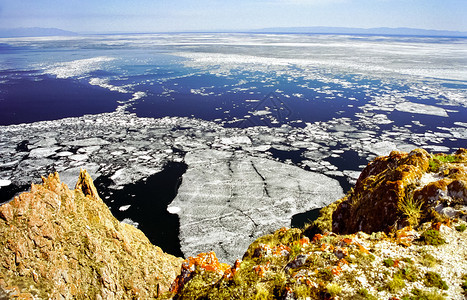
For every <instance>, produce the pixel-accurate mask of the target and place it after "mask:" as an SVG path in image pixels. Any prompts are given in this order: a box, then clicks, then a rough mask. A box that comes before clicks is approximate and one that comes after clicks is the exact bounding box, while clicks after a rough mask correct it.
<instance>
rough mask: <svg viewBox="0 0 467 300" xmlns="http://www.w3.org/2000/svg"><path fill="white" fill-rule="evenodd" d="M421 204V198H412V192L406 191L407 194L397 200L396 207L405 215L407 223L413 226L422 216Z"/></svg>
mask: <svg viewBox="0 0 467 300" xmlns="http://www.w3.org/2000/svg"><path fill="white" fill-rule="evenodd" d="M422 205H423V202H422V200H417V199H414V198H413V194H412V193H407V195H406V196H405V197H404V198H403V199H401V200H400V201H399V203H398V204H397V208H398V209H399V211H400V212H401V213H402V214H403V215H404V216H405V219H406V220H407V222H408V223H409V225H410V226H413V227H415V226H417V225H418V223H419V222H420V218H421V217H422Z"/></svg>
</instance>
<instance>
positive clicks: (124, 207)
mask: <svg viewBox="0 0 467 300" xmlns="http://www.w3.org/2000/svg"><path fill="white" fill-rule="evenodd" d="M130 206H131V205H123V206H120V208H119V209H118V210H119V211H126V210H128V209H129V208H130Z"/></svg>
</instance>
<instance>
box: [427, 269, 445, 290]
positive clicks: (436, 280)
mask: <svg viewBox="0 0 467 300" xmlns="http://www.w3.org/2000/svg"><path fill="white" fill-rule="evenodd" d="M425 285H426V286H428V287H437V288H439V289H442V290H447V289H448V285H447V284H446V281H444V280H443V279H442V278H441V276H440V275H439V274H438V273H435V272H427V273H426V274H425Z"/></svg>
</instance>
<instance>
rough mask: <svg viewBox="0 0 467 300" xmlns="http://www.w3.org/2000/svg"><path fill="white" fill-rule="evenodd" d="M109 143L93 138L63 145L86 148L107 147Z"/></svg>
mask: <svg viewBox="0 0 467 300" xmlns="http://www.w3.org/2000/svg"><path fill="white" fill-rule="evenodd" d="M109 144H110V142H108V141H106V140H104V139H101V138H99V137H93V138H88V139H82V140H76V141H71V142H65V143H63V145H66V146H78V147H86V146H102V145H109Z"/></svg>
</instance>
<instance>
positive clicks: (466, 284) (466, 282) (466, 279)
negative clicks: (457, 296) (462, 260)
mask: <svg viewBox="0 0 467 300" xmlns="http://www.w3.org/2000/svg"><path fill="white" fill-rule="evenodd" d="M461 279H462V280H463V281H462V284H461V287H462V289H463V290H464V294H467V274H464V276H462V278H461Z"/></svg>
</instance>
